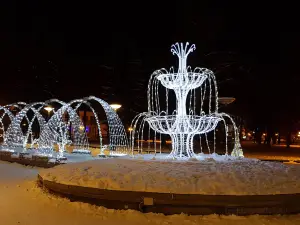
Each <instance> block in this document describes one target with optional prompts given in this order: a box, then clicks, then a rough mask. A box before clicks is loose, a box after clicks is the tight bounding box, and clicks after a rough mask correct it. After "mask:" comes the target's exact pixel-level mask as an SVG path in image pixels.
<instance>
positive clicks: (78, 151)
mask: <svg viewBox="0 0 300 225" xmlns="http://www.w3.org/2000/svg"><path fill="white" fill-rule="evenodd" d="M72 153H77V154H91V151H90V150H87V149H73V151H72Z"/></svg>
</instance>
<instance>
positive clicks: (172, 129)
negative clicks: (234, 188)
mask: <svg viewBox="0 0 300 225" xmlns="http://www.w3.org/2000/svg"><path fill="white" fill-rule="evenodd" d="M195 49H196V47H195V45H191V46H190V47H189V43H187V44H185V45H184V44H183V43H180V44H179V43H176V44H175V45H172V47H171V52H172V53H173V54H174V55H177V56H178V59H179V65H178V71H177V72H174V69H173V68H171V69H170V71H167V70H166V69H160V70H157V71H155V72H154V73H153V74H152V75H151V77H150V80H149V83H148V112H145V113H141V114H139V115H137V116H136V117H135V118H134V119H133V121H132V124H131V126H130V127H131V128H132V130H131V131H130V145H131V149H132V154H133V153H134V150H138V151H139V152H142V151H143V144H142V143H143V142H144V141H143V140H144V127H145V122H147V123H148V124H149V128H150V127H151V128H152V129H153V130H154V134H153V135H150V130H149V133H148V140H150V139H152V136H153V141H154V151H155V153H156V133H159V134H168V135H170V137H171V141H172V151H171V153H170V155H169V156H170V157H172V158H177V159H184V158H190V157H196V154H195V153H194V150H193V140H194V136H195V135H196V134H199V135H201V134H203V135H204V136H205V140H206V144H207V148H208V151H209V153H212V152H211V149H210V146H209V141H208V137H207V134H208V133H209V132H211V131H214V134H213V136H214V144H213V153H215V151H216V132H215V129H216V127H217V126H218V124H219V122H221V121H222V122H223V123H224V127H225V133H226V134H225V139H226V152H225V154H226V155H227V154H228V148H227V133H228V132H227V130H228V125H227V123H226V121H225V120H228V119H229V121H230V123H232V124H233V127H234V134H235V145H234V150H233V151H232V156H239V157H242V156H243V153H242V150H241V147H240V143H239V135H238V129H237V127H236V125H235V123H234V122H233V120H232V118H231V117H230V116H229V115H227V114H225V113H218V88H217V82H216V79H215V76H214V74H213V72H212V71H211V70H208V69H206V68H196V69H194V70H193V71H192V69H191V67H189V66H188V67H187V63H186V61H187V57H188V55H189V54H190V53H191V52H193V51H194V50H195ZM160 84H161V85H162V86H163V87H164V88H165V91H166V95H165V96H166V101H165V107H166V109H165V110H162V107H164V105H161V102H163V101H161V99H160V97H161V95H160V94H159V90H161V89H162V87H161V86H159V85H160ZM197 88H200V112H199V115H197V113H196V91H195V89H197ZM207 88H208V91H209V96H208V100H207V96H206V91H207ZM169 90H173V91H174V93H175V96H176V109H175V110H174V111H173V112H170V110H169V103H168V102H169ZM188 98H190V99H188ZM205 100H206V101H208V103H206V104H208V111H206V112H205V111H204V104H205ZM213 100H214V101H215V104H214V105H213V103H212V101H213ZM187 103H189V104H188V105H189V108H188V110H187ZM160 137H161V136H160ZM135 138H137V141H135ZM200 140H201V136H200ZM136 143H137V144H136ZM148 143H149V141H148ZM160 143H161V142H160ZM135 145H137V146H135ZM160 145H161V144H160ZM148 149H150V144H148ZM200 149H201V152H202V145H201V141H200ZM160 152H161V146H160Z"/></svg>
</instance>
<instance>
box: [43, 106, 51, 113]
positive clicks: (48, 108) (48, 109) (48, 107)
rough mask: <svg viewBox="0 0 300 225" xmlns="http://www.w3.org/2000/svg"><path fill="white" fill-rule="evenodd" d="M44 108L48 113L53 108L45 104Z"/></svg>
mask: <svg viewBox="0 0 300 225" xmlns="http://www.w3.org/2000/svg"><path fill="white" fill-rule="evenodd" d="M44 109H45V110H46V111H47V112H48V113H50V112H51V111H52V110H53V108H52V107H51V106H46V107H45V108H44Z"/></svg>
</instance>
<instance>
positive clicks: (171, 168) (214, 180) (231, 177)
mask: <svg viewBox="0 0 300 225" xmlns="http://www.w3.org/2000/svg"><path fill="white" fill-rule="evenodd" d="M40 175H41V176H42V177H43V178H44V179H46V180H50V181H55V182H58V183H62V184H67V185H79V186H85V187H94V188H100V189H109V190H122V191H144V192H161V193H177V194H206V195H268V194H291V193H300V179H299V177H300V167H299V166H296V165H285V164H282V163H277V162H263V161H259V160H254V159H246V158H245V159H239V160H227V161H216V160H204V161H178V160H177V161H176V160H157V159H156V160H151V159H150V160H143V159H128V158H110V159H103V160H100V161H99V160H92V161H87V162H79V163H72V164H66V165H59V166H57V167H54V168H50V169H45V170H42V171H41V172H40Z"/></svg>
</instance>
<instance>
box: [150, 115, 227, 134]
mask: <svg viewBox="0 0 300 225" xmlns="http://www.w3.org/2000/svg"><path fill="white" fill-rule="evenodd" d="M221 120H222V118H221V117H219V116H217V115H205V116H196V115H185V116H178V115H166V116H150V117H148V118H147V119H146V121H147V122H148V123H149V125H150V127H151V128H152V129H153V130H155V131H156V132H158V133H162V134H169V135H181V134H191V135H195V134H203V133H208V132H210V131H212V130H214V129H215V128H216V126H217V125H218V122H219V121H221Z"/></svg>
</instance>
